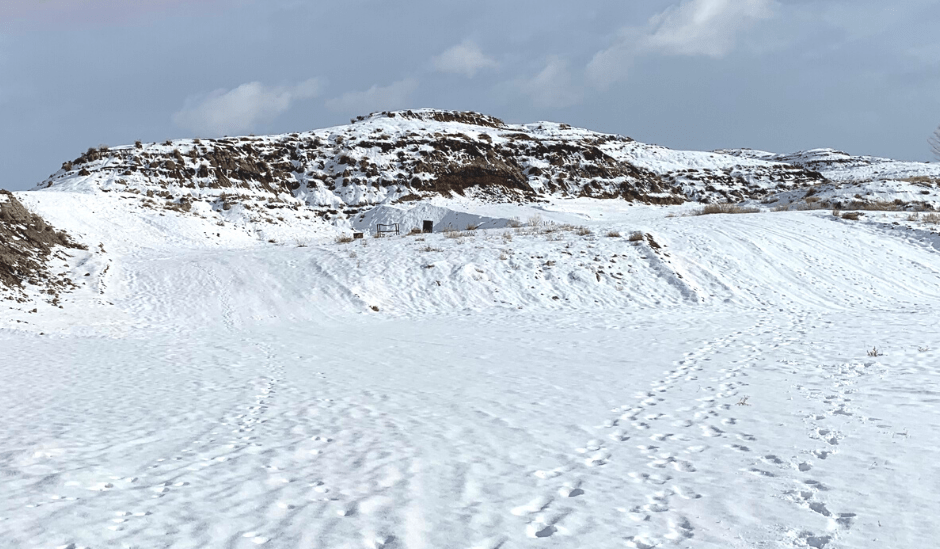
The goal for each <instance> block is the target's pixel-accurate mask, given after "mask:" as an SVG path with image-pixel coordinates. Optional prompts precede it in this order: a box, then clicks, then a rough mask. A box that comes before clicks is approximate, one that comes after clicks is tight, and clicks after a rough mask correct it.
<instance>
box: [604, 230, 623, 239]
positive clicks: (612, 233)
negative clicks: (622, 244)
mask: <svg viewBox="0 0 940 549" xmlns="http://www.w3.org/2000/svg"><path fill="white" fill-rule="evenodd" d="M607 236H608V237H609V238H620V233H619V232H617V231H607Z"/></svg>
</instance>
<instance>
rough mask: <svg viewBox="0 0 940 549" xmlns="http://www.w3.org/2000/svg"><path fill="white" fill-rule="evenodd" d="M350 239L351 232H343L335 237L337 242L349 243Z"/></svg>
mask: <svg viewBox="0 0 940 549" xmlns="http://www.w3.org/2000/svg"><path fill="white" fill-rule="evenodd" d="M352 241H353V237H352V235H351V234H346V233H343V234H341V235H339V236H337V237H336V243H337V244H349V243H350V242H352Z"/></svg>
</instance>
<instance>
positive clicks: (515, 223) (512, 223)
mask: <svg viewBox="0 0 940 549" xmlns="http://www.w3.org/2000/svg"><path fill="white" fill-rule="evenodd" d="M506 226H507V227H512V228H513V229H518V228H519V227H521V226H522V221H519V218H518V217H513V218H512V219H510V220H509V222H508V223H506Z"/></svg>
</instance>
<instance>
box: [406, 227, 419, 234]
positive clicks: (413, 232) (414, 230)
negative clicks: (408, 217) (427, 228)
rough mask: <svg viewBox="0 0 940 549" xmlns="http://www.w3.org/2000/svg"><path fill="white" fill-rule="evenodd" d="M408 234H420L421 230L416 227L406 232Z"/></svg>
mask: <svg viewBox="0 0 940 549" xmlns="http://www.w3.org/2000/svg"><path fill="white" fill-rule="evenodd" d="M408 234H421V229H420V228H418V227H415V228H413V229H411V230H410V231H408Z"/></svg>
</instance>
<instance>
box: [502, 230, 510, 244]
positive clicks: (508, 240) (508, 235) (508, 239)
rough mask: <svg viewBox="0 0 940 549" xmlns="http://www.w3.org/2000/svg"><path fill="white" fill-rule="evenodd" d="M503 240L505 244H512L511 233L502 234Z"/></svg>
mask: <svg viewBox="0 0 940 549" xmlns="http://www.w3.org/2000/svg"><path fill="white" fill-rule="evenodd" d="M503 240H505V241H506V242H512V233H510V232H505V233H503Z"/></svg>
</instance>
